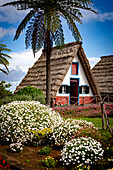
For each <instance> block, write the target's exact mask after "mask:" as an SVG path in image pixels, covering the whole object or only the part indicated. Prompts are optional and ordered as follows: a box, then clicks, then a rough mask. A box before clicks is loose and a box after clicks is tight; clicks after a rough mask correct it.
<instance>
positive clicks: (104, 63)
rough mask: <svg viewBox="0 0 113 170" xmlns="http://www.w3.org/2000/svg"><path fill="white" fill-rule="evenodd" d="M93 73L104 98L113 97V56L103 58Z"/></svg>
mask: <svg viewBox="0 0 113 170" xmlns="http://www.w3.org/2000/svg"><path fill="white" fill-rule="evenodd" d="M92 72H93V74H94V77H95V79H96V81H97V84H98V88H99V92H100V94H101V95H102V97H105V96H106V95H113V55H109V56H102V57H101V60H100V61H99V62H98V63H97V64H96V65H95V66H94V67H93V68H92Z"/></svg>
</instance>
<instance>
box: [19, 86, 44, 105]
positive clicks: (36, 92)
mask: <svg viewBox="0 0 113 170" xmlns="http://www.w3.org/2000/svg"><path fill="white" fill-rule="evenodd" d="M17 94H18V95H27V96H31V97H32V100H36V101H39V102H40V103H42V104H45V97H44V94H43V92H42V91H41V90H40V89H37V88H35V87H31V86H27V87H24V88H23V89H20V90H18V92H17Z"/></svg>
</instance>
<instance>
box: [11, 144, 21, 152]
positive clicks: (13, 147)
mask: <svg viewBox="0 0 113 170" xmlns="http://www.w3.org/2000/svg"><path fill="white" fill-rule="evenodd" d="M10 150H11V151H13V152H17V153H18V152H20V151H22V150H23V147H22V144H21V143H12V144H10Z"/></svg>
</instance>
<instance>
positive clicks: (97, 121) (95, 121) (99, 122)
mask: <svg viewBox="0 0 113 170" xmlns="http://www.w3.org/2000/svg"><path fill="white" fill-rule="evenodd" d="M76 119H81V120H86V121H88V122H92V123H93V124H94V126H95V127H98V128H99V129H100V128H102V118H88V117H85V118H84V117H81V118H76ZM109 122H110V127H111V128H112V129H113V118H109ZM105 125H106V127H107V124H106V121H105Z"/></svg>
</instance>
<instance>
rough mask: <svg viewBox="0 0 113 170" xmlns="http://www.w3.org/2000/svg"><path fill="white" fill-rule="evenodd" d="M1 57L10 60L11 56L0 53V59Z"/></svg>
mask: <svg viewBox="0 0 113 170" xmlns="http://www.w3.org/2000/svg"><path fill="white" fill-rule="evenodd" d="M3 56H5V57H7V58H12V57H11V56H9V55H7V54H4V53H1V52H0V58H1V57H3Z"/></svg>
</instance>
